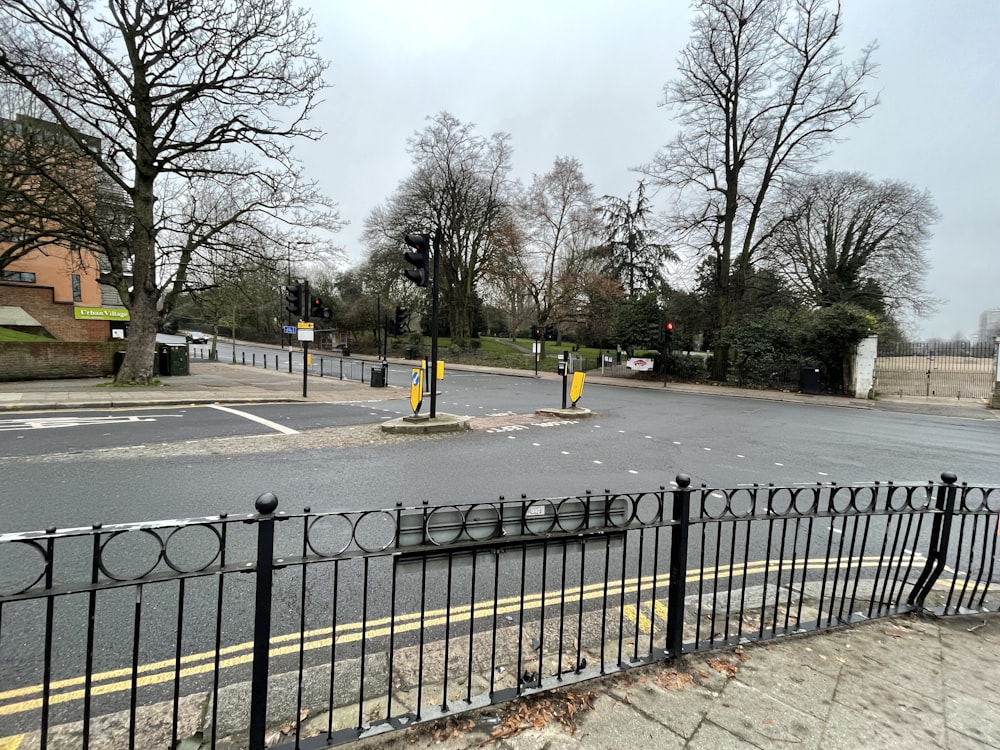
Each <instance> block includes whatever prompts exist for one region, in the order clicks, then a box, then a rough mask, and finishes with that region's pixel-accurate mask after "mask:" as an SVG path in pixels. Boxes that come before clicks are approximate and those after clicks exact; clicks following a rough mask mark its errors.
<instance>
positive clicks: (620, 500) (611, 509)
mask: <svg viewBox="0 0 1000 750" xmlns="http://www.w3.org/2000/svg"><path fill="white" fill-rule="evenodd" d="M634 517H635V501H634V500H633V499H632V497H631V495H610V496H608V504H607V505H606V506H605V507H604V522H605V523H606V524H607V525H608V526H610V527H611V528H615V529H624V528H627V527H628V526H630V525H631V524H632V519H633V518H634Z"/></svg>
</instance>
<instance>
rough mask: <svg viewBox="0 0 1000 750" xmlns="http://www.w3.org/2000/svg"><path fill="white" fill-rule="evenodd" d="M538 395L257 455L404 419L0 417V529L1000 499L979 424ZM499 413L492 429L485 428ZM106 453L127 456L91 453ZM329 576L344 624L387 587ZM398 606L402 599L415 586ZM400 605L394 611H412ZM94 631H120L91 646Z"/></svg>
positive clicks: (540, 384) (482, 391)
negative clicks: (714, 500) (683, 484)
mask: <svg viewBox="0 0 1000 750" xmlns="http://www.w3.org/2000/svg"><path fill="white" fill-rule="evenodd" d="M553 390H554V385H553V383H552V381H536V380H533V379H524V378H504V377H499V376H488V375H478V374H463V375H460V376H459V375H456V376H454V377H452V376H449V377H447V378H446V380H445V381H444V382H443V383H442V387H441V392H440V395H439V400H438V408H439V410H441V411H447V412H449V413H455V414H468V415H471V416H486V415H497V416H494V417H493V418H491V419H490V420H489V425H490V426H489V427H485V428H483V429H479V430H475V431H472V432H470V433H464V434H457V435H448V436H442V437H429V438H412V439H411V438H408V439H404V440H400V441H397V442H392V443H388V444H380V443H379V442H377V441H373V442H371V443H369V444H352V445H346V446H336V447H322V446H315V447H308V448H302V449H291V450H268V451H266V452H257V451H255V450H254V448H253V445H254V443H253V441H254V439H255V438H256V437H259V436H261V435H269V434H276V435H283V434H286V432H285V431H289V430H291V431H295V432H298V433H299V434H308V433H309V432H310V431H313V430H317V429H320V428H328V427H337V426H338V425H348V424H375V423H377V422H379V421H382V420H384V419H387V418H392V417H395V416H400V415H402V414H405V413H407V412H408V404H407V403H406V401H405V400H403V399H399V400H390V401H383V402H379V403H377V404H375V403H372V404H363V403H355V404H270V405H267V404H261V405H246V406H241V407H238V408H235V409H234V410H225V409H218V408H212V407H189V408H183V409H175V408H168V409H163V408H157V409H148V410H147V409H142V410H127V411H121V410H115V411H113V412H104V413H100V414H98V413H95V412H87V413H83V412H79V413H76V412H60V413H58V414H51V415H42V414H32V415H30V419H32V420H35V422H34V423H33V424H23V423H22V424H18V423H17V420H24V419H25V418H27V415H12V416H10V417H5V418H4V419H3V420H0V467H2V469H3V470H4V475H5V481H4V484H3V488H2V490H0V498H2V503H3V507H4V516H5V521H4V530H5V531H26V530H33V529H41V528H45V527H48V526H57V527H59V528H67V527H75V526H89V525H90V524H92V523H95V522H103V523H115V522H127V521H143V520H155V519H165V518H186V517H198V516H204V515H211V514H218V513H230V514H241V513H250V512H252V510H253V501H254V498H256V497H257V496H258V495H260V494H261V493H263V492H268V491H272V492H274V493H275V494H276V495H277V496H278V497H279V502H280V505H279V509H280V510H285V511H287V512H296V511H299V510H301V509H302V508H304V507H306V506H308V507H310V508H312V509H313V510H315V511H340V512H343V511H356V510H363V509H377V508H392V507H393V506H394V504H395V503H396V502H402V503H403V504H404V505H419V504H420V503H422V502H423V501H427V502H429V503H431V504H434V505H437V504H442V503H469V502H480V501H489V500H494V499H497V498H498V497H500V496H504V497H506V498H511V499H513V498H518V497H520V496H521V495H522V494H524V495H526V496H528V497H561V496H566V495H576V494H581V493H584V492H585V491H586V490H588V489H590V490H595V491H598V492H599V491H601V490H603V489H605V488H607V489H610V490H612V491H615V492H638V491H643V490H655V489H657V488H659V487H661V486H665V487H668V488H669V487H670V483H671V481H672V480H673V479H674V477H675V476H676V475H677V474H678V473H680V472H683V473H686V474H688V475H690V476H691V477H692V478H693V479H694V482H695V484H696V485H697V484H699V483H702V482H704V483H706V484H708V485H709V486H719V487H731V486H739V485H747V484H753V483H760V484H767V483H774V484H777V485H796V484H815V483H816V482H823V483H827V482H837V483H839V484H849V483H852V482H858V481H871V480H894V481H896V482H898V483H906V482H925V481H927V480H935V479H937V478H938V476H939V475H940V473H941V472H942V471H953V472H955V473H957V474H958V476H959V478H960V480H962V481H967V482H970V483H972V484H1000V464H998V463H997V462H996V460H995V457H996V455H998V452H1000V432H998V430H997V425H996V423H995V422H992V421H990V422H985V421H978V420H966V419H960V418H952V417H931V416H921V415H912V414H895V413H887V412H880V411H870V410H856V409H844V408H832V407H824V406H815V405H811V404H800V403H784V402H770V401H757V400H746V399H731V398H724V397H708V396H699V395H690V394H679V393H670V392H661V391H656V390H632V389H623V388H611V387H600V386H596V387H595V386H588V388H587V392H586V394H585V397H586V405H587V406H588V408H590V409H592V410H593V412H594V414H593V416H592V417H591V418H589V419H587V420H580V421H577V422H573V421H570V422H562V423H548V422H545V421H543V420H540V419H532V418H527V419H526V418H524V417H523V415H526V414H530V413H531V412H532V411H533V410H534V409H535V408H539V407H544V406H549V407H551V406H554V405H557V404H558V399H559V396H560V394H559V393H558V391H557V390H556V392H553ZM504 414H507V415H508V417H503V416H499V415H504ZM53 419H56V420H57V419H66V420H69V422H68V423H66V424H64V425H63V426H58V427H57V426H55V425H54V424H53V423H48V424H41V425H40V424H39V423H40V422H44V421H45V420H53ZM220 437H225V438H233V437H237V438H245V439H246V440H247V450H245V451H242V452H220V453H216V452H213V449H212V442H211V439H212V438H220ZM192 441H193V443H192V445H193V446H194V447H192V448H191V450H190V452H186V453H184V452H182V453H181V454H179V455H178V454H177V453H176V451H173V450H172V451H167V450H165V449H164V450H162V454H163V455H158V450H157V446H172V447H174V448H176V446H178V445H183V444H186V443H188V442H192ZM206 441H207V442H206ZM122 446H130V447H131V448H133V450H125V451H122V450H114V451H110V452H108V453H101V452H100V450H98V451H96V452H95V449H101V448H112V447H114V448H121V447H122ZM140 448H141V449H140ZM812 531H813V533H814V535H815V544H816V545H817V546H816V549H822V548H824V547H825V544H826V541H827V540H829V538H830V533H831V532H830V529H829V527H828V526H826V527H824V526H822V525H817V526H816V527H815V528H814V529H813V530H812ZM723 541H724V540H723ZM297 544H298V541H297V540H296V538H295V537H294V536H293V535H292V536H289V535H287V534H286V535H283V536H281V537H280V538H279V545H284V546H283V547H282V549H283V550H284V551H285V552H286V553H288V554H291V553H293V552H294V550H295V549H296V545H297ZM748 546H749V547H750V548H751V553H754V551H755V550H760V552H759V553H758V556H762V555H763V544H762V542H761V540H760V539H759V538H755V540H753V541H752V542H750V543H749V544H748ZM230 548H231V550H232V554H233V555H234V556H236V559H238V556H239V555H240V554H242V553H245V550H246V549H250V547H249V545H241V544H240V543H239V541H238V538H236V539H233V540H232V543H231V544H230ZM699 551H700V552H704V553H705V554H706V555H707V557H708V558H711V556H712V554H713V552H714V543H713V542H712V541H711V540H709V546H708V547H707V548H705V549H702V550H699ZM76 554H79V555H83V554H84V553H83V551H77V553H76ZM751 556H753V555H752V554H751ZM343 572H344V573H345V578H344V579H343V580H344V581H345V583H344V584H343V585H344V586H345V587H347V589H346V590H345V593H344V594H343V595H342V596H341V597H340V598H341V599H342V601H343V602H344V606H345V607H346V606H350V607H352V608H354V611H356V609H357V607H356V605H357V603H359V602H360V601H361V599H360V597H361V592H362V589H363V588H364V586H365V585H366V586H367V588H368V589H370V590H371V591H376V592H377V591H386V590H387V589H388V587H389V586H390V584H391V582H390V580H389V578H387V576H388V573H387V572H385V571H381V572H374V573H373V574H372V575H371V577H370V578H368V579H362V578H361V577H360V576H359V575H357V572H356V571H353V572H351V573H350V575H348V570H347V569H346V568H345V570H344V571H343ZM281 575H282V576H283V577H284V578H285V579H288V580H286V581H285V582H284V583H283V591H285V592H286V594H285V596H287V597H289V598H288V599H287V600H286V599H284V598H283V599H281V600H280V601H279V602H278V606H277V607H276V610H275V611H276V627H275V630H276V632H286V631H288V630H295V629H297V627H298V622H297V620H296V612H295V609H294V606H290V605H289V602H292V603H293V602H294V600H293V597H292V594H293V593H294V592H295V590H296V588H297V583H298V581H297V579H296V578H295V574H294V573H292V572H289V573H283V574H281ZM568 575H569V577H570V579H573V578H574V577H575V576H576V575H578V570H577V569H575V568H574V569H571V570H570V571H569V572H568ZM248 581H249V578H245V579H244V578H241V577H237V578H236V579H235V580H234V582H233V584H232V585H231V586H230V587H229V588H228V589H227V591H226V593H225V600H224V605H223V610H222V611H223V612H224V628H225V631H226V632H225V640H226V642H228V643H243V642H245V641H247V640H249V638H250V634H251V632H252V630H251V623H252V619H251V618H250V615H249V612H248V611H247V610H246V601H247V600H248V598H249V597H248V592H249V589H248V586H249V583H248ZM514 581H516V579H514V578H511V579H505V581H504V588H503V590H502V592H501V593H503V594H505V595H507V594H510V593H511V592H512V590H513V589H514V588H516V586H515V584H514ZM329 586H330V583H329V581H328V580H327V581H325V580H324V578H323V576H316V577H313V578H312V579H311V582H310V586H309V591H310V598H311V601H313V602H314V603H316V602H327V603H328V602H329V601H330V597H329V594H330V593H331V592H330V591H329ZM149 589H150V590H149V591H148V592H147V594H146V599H145V601H144V603H143V607H144V610H143V611H144V616H143V623H144V628H146V629H145V630H144V634H143V637H142V641H141V642H140V644H139V646H140V647H141V648H140V649H139V650H140V651H141V655H142V659H143V660H144V661H148V660H151V659H156V658H164V657H165V654H166V656H169V653H168V652H169V650H170V643H171V640H170V639H169V638H168V635H169V634H170V633H172V632H174V631H175V630H176V627H175V620H174V617H175V614H173V612H174V607H173V605H172V603H171V597H172V596H175V594H170V593H169V592H167V593H156V592H154V589H153V587H149ZM408 593H410V594H411V595H412V596H417V592H415V591H413V590H412V587H411V590H409V592H408ZM214 595H215V594H214V592H213V591H212V590H211V587H210V586H202V585H195V584H192V587H191V591H189V592H188V596H190V597H191V601H190V602H189V603H190V604H191V609H190V611H189V614H188V615H187V616H188V617H189V618H191V619H190V622H189V623H188V625H187V626H186V628H187V630H186V632H187V633H190V635H189V636H187V637H186V639H185V644H186V645H185V648H186V649H190V650H193V651H196V652H200V651H203V650H205V649H206V648H208V646H210V644H211V640H212V637H214V633H215V616H216V612H217V611H218V610H216V609H214V608H213V607H211V606H209V607H206V608H204V609H202V610H199V611H197V612H196V610H197V607H196V606H195V603H196V602H198V601H201V602H211V601H213V597H214ZM444 596H446V594H445V593H444V592H443V591H442V590H440V589H439V590H438V592H437V593H436V594H434V596H433V597H432V599H431V601H430V604H431V605H433V606H438V605H441V604H442V597H444ZM67 601H68V600H67ZM84 603H85V602H84V600H83V599H78V600H76V601H75V603H72V604H68V605H67V606H66V608H65V609H63V608H62V607H61V606H60V608H59V609H58V610H57V613H56V614H57V617H56V621H55V622H56V627H57V635H58V637H57V640H58V642H59V643H61V644H64V645H65V646H68V645H71V644H72V643H74V642H78V641H79V638H80V637H81V632H80V628H79V616H80V612H81V610H80V607H82V606H84ZM401 606H403V605H401ZM135 607H136V602H135V597H134V592H131V591H130V590H129V589H122V590H121V591H120V592H119V593H117V594H114V595H110V596H109V597H108V599H107V600H105V601H104V603H103V604H102V608H101V611H100V621H101V622H103V623H104V624H105V626H106V627H107V628H109V630H108V631H106V633H105V635H104V637H103V638H102V641H103V642H102V644H101V645H100V647H99V652H98V653H97V654H95V658H96V662H97V666H98V667H99V668H105V667H107V668H110V667H111V666H112V665H115V664H120V663H121V660H122V658H125V659H126V661H127V656H128V653H129V651H130V649H131V646H132V639H131V636H130V635H129V633H130V632H131V631H130V629H131V622H132V616H133V613H134V610H135ZM415 608H416V604H415V602H414V601H413V600H411V604H410V607H409V609H410V611H412V610H413V609H415ZM29 610H30V606H29V605H27V604H23V605H17V606H9V607H7V608H5V610H4V613H3V616H4V628H5V631H4V632H5V642H7V643H10V644H13V646H12V648H14V650H13V651H8V652H7V653H6V654H3V655H0V657H2V658H3V659H4V661H6V662H7V664H8V665H10V664H11V663H18V662H22V663H23V664H24V665H27V664H29V663H35V664H37V661H35V660H33V659H32V658H31V657H32V655H35V656H37V652H38V649H39V648H40V645H41V644H40V643H39V642H38V640H37V639H34V640H33V639H32V636H31V634H32V633H33V632H36V627H35V626H33V625H32V620H33V618H34V617H36V616H39V613H38V612H35V614H30V612H29ZM400 611H402V610H400ZM151 613H152V614H151ZM157 613H159V614H160V616H157ZM21 614H23V617H22V616H19V615H21ZM328 614H329V613H328V611H327V609H326V604H321V605H320V606H319V608H318V609H317V610H316V612H314V613H312V614H310V615H309V617H310V622H313V619H312V618H316V619H317V621H318V620H321V619H322V617H324V616H326V615H328ZM373 614H374V612H373ZM147 623H148V624H147ZM487 624H488V623H483V626H486V625H487ZM107 632H111V633H117V635H113V636H111V637H108V635H107ZM19 634H20V635H19ZM8 639H9V640H8ZM71 651H72V649H67V653H69V652H71ZM79 660H80V656H79V650H76V656H73V657H67V660H64V661H62V662H60V663H58V664H57V665H56V668H57V669H58V671H59V672H60V674H77V673H79V672H80V669H81V668H82V664H81V663H80V661H79ZM23 674H24V675H25V678H26V679H28V681H29V682H30V681H31V680H30V677H28V675H30V674H31V671H30V670H29V669H27V668H26V669H25V671H24V672H23ZM238 674H240V673H239V672H233V675H234V676H238ZM227 679H228V678H227ZM12 726H13V725H12ZM0 734H2V732H0Z"/></svg>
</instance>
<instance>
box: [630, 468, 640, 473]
mask: <svg viewBox="0 0 1000 750" xmlns="http://www.w3.org/2000/svg"><path fill="white" fill-rule="evenodd" d="M628 473H629V474H638V473H639V472H638V471H636V470H635V469H629V470H628Z"/></svg>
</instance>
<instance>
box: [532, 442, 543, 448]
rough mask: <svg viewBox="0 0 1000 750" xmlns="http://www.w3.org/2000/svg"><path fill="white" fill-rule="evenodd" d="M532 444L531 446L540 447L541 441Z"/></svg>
mask: <svg viewBox="0 0 1000 750" xmlns="http://www.w3.org/2000/svg"><path fill="white" fill-rule="evenodd" d="M532 445H533V446H534V447H535V448H540V447H541V445H542V444H541V443H532Z"/></svg>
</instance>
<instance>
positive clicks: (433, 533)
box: [424, 505, 466, 547]
mask: <svg viewBox="0 0 1000 750" xmlns="http://www.w3.org/2000/svg"><path fill="white" fill-rule="evenodd" d="M465 524H466V517H465V515H464V514H463V513H462V511H461V510H459V509H458V507H457V506H455V505H439V506H437V507H435V508H434V509H433V510H431V512H430V513H428V514H427V517H426V518H425V519H424V532H425V533H426V535H427V541H428V542H430V543H431V544H434V545H436V546H438V547H443V546H446V545H449V544H454V543H455V542H457V541H458V540H459V539H461V538H462V531H463V530H464V529H465Z"/></svg>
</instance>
